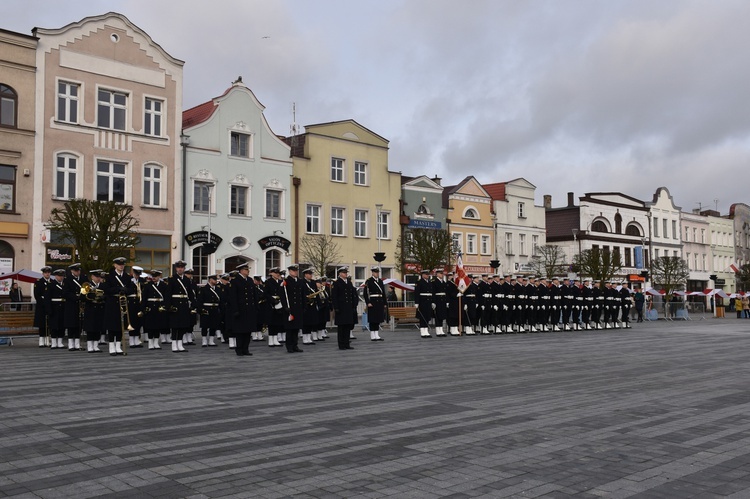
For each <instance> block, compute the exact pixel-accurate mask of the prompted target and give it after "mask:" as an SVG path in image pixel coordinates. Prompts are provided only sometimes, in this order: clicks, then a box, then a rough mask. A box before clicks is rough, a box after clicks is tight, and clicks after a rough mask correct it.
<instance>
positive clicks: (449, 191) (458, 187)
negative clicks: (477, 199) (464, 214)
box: [443, 175, 491, 208]
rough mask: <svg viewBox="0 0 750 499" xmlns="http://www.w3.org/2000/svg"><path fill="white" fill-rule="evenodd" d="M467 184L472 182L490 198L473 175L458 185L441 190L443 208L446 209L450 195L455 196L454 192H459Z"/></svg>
mask: <svg viewBox="0 0 750 499" xmlns="http://www.w3.org/2000/svg"><path fill="white" fill-rule="evenodd" d="M469 182H473V183H475V184H476V185H478V186H479V188H480V189H482V190H483V191H484V193H485V194H487V197H491V196H490V195H489V193H488V192H487V191H486V190H485V188H484V186H482V184H480V183H479V181H478V180H477V179H476V178H474V176H473V175H469V176H467V177H466V178H464V179H463V180H462V181H461V182H459V183H458V184H456V185H449V186H445V188H443V208H448V199H450V196H451V194H455V193H456V192H458V191H460V190H461V189H462V188H463V187H464V186H465V185H466V184H468V183H469Z"/></svg>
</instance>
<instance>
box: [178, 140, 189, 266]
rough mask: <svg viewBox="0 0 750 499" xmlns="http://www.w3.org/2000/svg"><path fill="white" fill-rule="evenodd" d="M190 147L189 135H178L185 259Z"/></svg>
mask: <svg viewBox="0 0 750 499" xmlns="http://www.w3.org/2000/svg"><path fill="white" fill-rule="evenodd" d="M188 145H190V135H185V134H184V133H181V134H180V146H182V234H181V236H182V245H181V246H180V247H181V248H182V251H181V253H182V257H181V259H182V260H184V259H185V224H186V221H187V207H186V205H185V203H186V201H187V148H188Z"/></svg>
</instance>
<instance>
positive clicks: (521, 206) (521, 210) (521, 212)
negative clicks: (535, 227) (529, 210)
mask: <svg viewBox="0 0 750 499" xmlns="http://www.w3.org/2000/svg"><path fill="white" fill-rule="evenodd" d="M518 218H526V203H524V202H523V201H519V202H518Z"/></svg>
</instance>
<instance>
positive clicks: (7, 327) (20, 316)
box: [0, 310, 37, 335]
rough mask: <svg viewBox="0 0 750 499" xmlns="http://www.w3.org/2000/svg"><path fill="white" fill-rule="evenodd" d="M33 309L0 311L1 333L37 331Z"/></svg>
mask: <svg viewBox="0 0 750 499" xmlns="http://www.w3.org/2000/svg"><path fill="white" fill-rule="evenodd" d="M36 332H37V328H35V327H34V311H33V310H2V311H0V335H6V334H29V333H36Z"/></svg>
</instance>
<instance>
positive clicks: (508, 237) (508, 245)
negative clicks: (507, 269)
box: [505, 232, 513, 255]
mask: <svg viewBox="0 0 750 499" xmlns="http://www.w3.org/2000/svg"><path fill="white" fill-rule="evenodd" d="M505 254H506V255H512V254H513V233H512V232H506V233H505Z"/></svg>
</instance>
